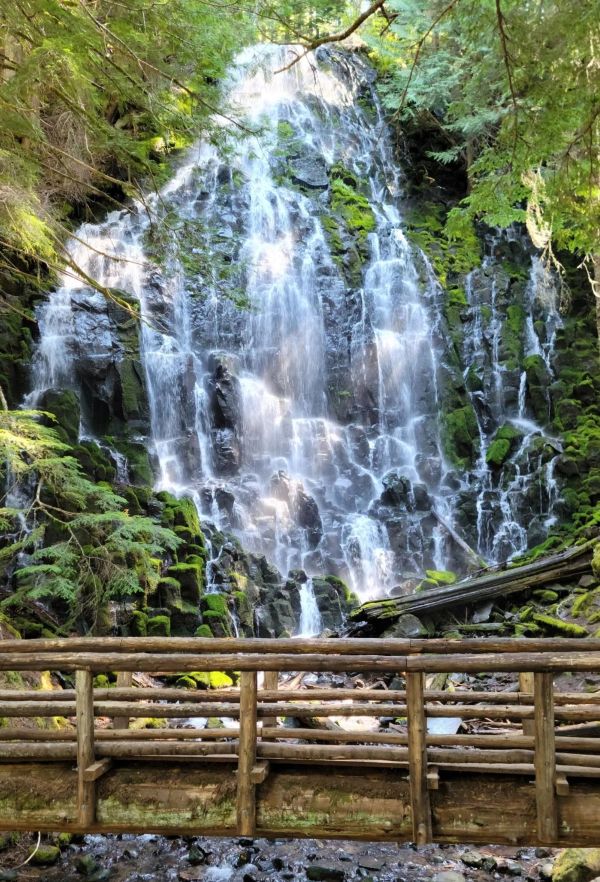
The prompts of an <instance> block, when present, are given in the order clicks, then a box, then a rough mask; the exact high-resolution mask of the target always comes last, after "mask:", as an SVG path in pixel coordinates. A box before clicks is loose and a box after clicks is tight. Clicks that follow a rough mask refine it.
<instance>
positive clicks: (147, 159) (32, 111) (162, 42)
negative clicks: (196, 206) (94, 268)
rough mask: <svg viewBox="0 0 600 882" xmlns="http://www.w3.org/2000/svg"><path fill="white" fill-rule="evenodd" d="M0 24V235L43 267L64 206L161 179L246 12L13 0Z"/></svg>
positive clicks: (215, 93) (243, 37) (207, 111)
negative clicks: (0, 74) (224, 12)
mask: <svg viewBox="0 0 600 882" xmlns="http://www.w3.org/2000/svg"><path fill="white" fill-rule="evenodd" d="M0 33H1V35H2V45H3V55H2V68H3V70H2V74H3V75H2V78H1V79H0V112H1V114H2V130H1V131H0V193H1V195H0V236H1V238H2V240H3V243H4V244H6V243H8V245H9V246H10V247H12V248H13V249H14V251H15V252H16V253H17V254H23V255H24V256H25V257H26V259H28V260H29V259H30V258H32V259H34V260H45V261H49V262H50V263H51V264H54V263H56V262H58V261H59V260H60V258H61V247H60V241H61V238H62V233H63V230H62V227H61V222H62V221H63V220H64V215H65V213H66V210H67V211H68V208H67V209H66V206H67V205H74V204H77V203H85V202H86V201H87V200H89V198H90V197H91V198H95V197H97V196H98V195H102V191H103V190H104V189H105V188H106V187H107V185H108V186H110V187H111V191H112V195H111V198H114V197H115V196H116V197H117V198H122V197H123V196H128V195H130V194H131V193H133V192H136V191H137V192H141V185H142V181H145V182H150V184H152V183H154V184H160V183H161V182H162V181H164V180H165V178H166V176H167V175H168V173H169V172H168V165H167V163H166V162H165V159H166V157H168V154H169V153H171V152H172V151H173V150H177V149H179V148H181V147H182V146H185V145H186V144H190V143H192V141H193V140H194V138H195V137H197V135H198V133H199V132H200V131H206V130H207V129H210V128H214V123H212V122H211V116H212V114H213V111H214V110H215V107H216V104H217V103H218V102H219V82H220V80H221V79H222V77H223V74H224V71H225V68H226V65H227V64H228V62H229V60H230V59H231V56H232V54H233V53H234V52H235V51H236V50H237V49H238V47H240V46H241V45H243V43H244V42H247V41H250V40H252V39H253V38H254V34H255V19H254V17H253V16H252V15H251V14H250V5H249V4H248V6H246V4H245V3H242V4H240V6H239V8H236V7H231V8H230V9H228V14H227V15H223V12H222V10H221V9H220V8H219V7H218V5H215V6H213V5H212V4H210V3H206V4H199V3H196V2H194V0H169V2H168V3H166V2H154V0H128V2H127V3H117V2H113V0H99V2H96V3H94V4H92V5H90V4H86V3H67V2H63V0H23V2H19V3H9V4H4V5H3V9H2V17H1V22H0Z"/></svg>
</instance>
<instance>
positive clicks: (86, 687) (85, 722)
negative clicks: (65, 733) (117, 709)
mask: <svg viewBox="0 0 600 882" xmlns="http://www.w3.org/2000/svg"><path fill="white" fill-rule="evenodd" d="M75 709H76V716H77V820H78V823H79V825H80V826H81V827H89V826H90V825H91V824H93V823H94V818H95V814H96V784H95V782H94V781H88V780H86V777H85V770H86V769H87V768H89V766H91V765H92V763H93V762H94V681H93V678H92V672H91V671H81V670H79V671H75Z"/></svg>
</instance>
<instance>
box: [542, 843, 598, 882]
mask: <svg viewBox="0 0 600 882" xmlns="http://www.w3.org/2000/svg"><path fill="white" fill-rule="evenodd" d="M597 876H600V848H565V849H564V851H561V853H560V854H559V855H558V857H557V859H556V861H555V862H554V866H553V868H552V882H591V880H592V879H595V878H596V877H597Z"/></svg>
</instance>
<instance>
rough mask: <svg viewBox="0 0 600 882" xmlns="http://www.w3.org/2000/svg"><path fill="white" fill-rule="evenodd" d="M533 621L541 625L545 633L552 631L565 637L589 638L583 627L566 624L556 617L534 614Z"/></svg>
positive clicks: (572, 623) (571, 623)
mask: <svg viewBox="0 0 600 882" xmlns="http://www.w3.org/2000/svg"><path fill="white" fill-rule="evenodd" d="M533 620H534V622H535V623H536V624H538V625H540V626H541V627H542V628H543V629H544V630H545V631H551V632H553V633H555V634H560V635H561V636H563V637H587V636H588V632H587V630H586V628H584V627H583V626H582V625H576V624H575V623H574V622H564V621H563V620H562V619H557V618H555V617H554V616H549V615H546V614H545V613H534V615H533Z"/></svg>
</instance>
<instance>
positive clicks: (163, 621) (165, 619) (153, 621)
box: [147, 616, 171, 637]
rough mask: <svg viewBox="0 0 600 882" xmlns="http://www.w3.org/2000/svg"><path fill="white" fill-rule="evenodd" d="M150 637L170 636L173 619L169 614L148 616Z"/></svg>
mask: <svg viewBox="0 0 600 882" xmlns="http://www.w3.org/2000/svg"><path fill="white" fill-rule="evenodd" d="M147 634H148V637H170V636H171V619H170V618H169V616H152V617H151V618H148V625H147Z"/></svg>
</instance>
